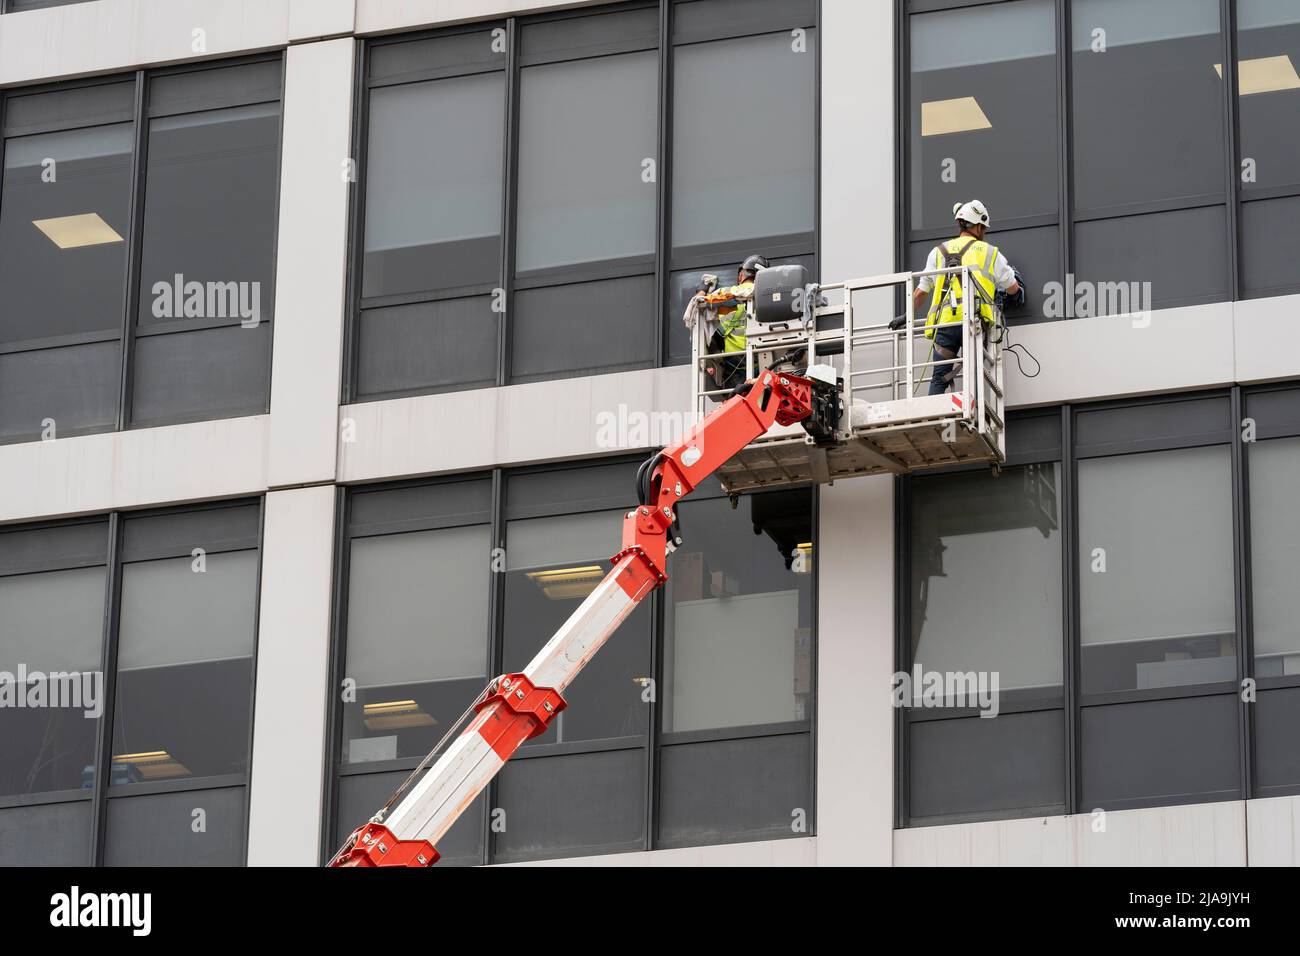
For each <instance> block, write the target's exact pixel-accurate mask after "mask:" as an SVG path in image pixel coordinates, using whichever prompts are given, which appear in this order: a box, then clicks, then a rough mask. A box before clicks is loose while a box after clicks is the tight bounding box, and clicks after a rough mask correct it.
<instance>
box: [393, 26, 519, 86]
mask: <svg viewBox="0 0 1300 956" xmlns="http://www.w3.org/2000/svg"><path fill="white" fill-rule="evenodd" d="M369 54H370V78H371V79H372V80H389V81H395V82H396V81H401V80H405V79H410V78H412V77H414V76H416V75H418V74H421V73H423V72H425V71H428V70H465V71H467V72H468V71H472V70H476V69H482V68H484V67H487V68H493V67H504V66H505V62H506V51H505V49H504V46H503V45H502V44H501V43H499V42H498V38H497V37H495V36H493V31H491V30H475V31H473V32H471V33H453V34H449V35H446V36H436V37H427V38H425V39H423V40H405V41H401V42H397V43H376V44H375V45H374V46H372V47H371V48H370V51H369Z"/></svg>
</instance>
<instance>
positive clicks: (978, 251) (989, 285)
mask: <svg viewBox="0 0 1300 956" xmlns="http://www.w3.org/2000/svg"><path fill="white" fill-rule="evenodd" d="M962 242H965V243H966V245H964V246H963V245H962ZM959 252H960V253H961V264H962V265H964V266H971V267H972V268H971V278H972V279H974V280H975V281H976V282H978V283H979V286H980V288H981V289H982V290H983V291H984V294H985V295H987V296H988V298H989V302H992V301H993V296H994V295H995V294H996V292H997V288H998V287H997V283H995V282H994V281H993V263H994V262H996V261H997V258H998V247H997V246H994V245H990V244H989V243H987V242H982V241H981V240H979V239H974V238H971V237H967V236H958V237H957V238H956V239H949V240H948V241H947V242H945V243H943V244H942V245H941V246H939V255H940V256H941V257H946V256H949V255H956V254H957V253H959ZM945 264H946V263H944V262H942V261H941V262H940V265H941V266H943V265H945ZM950 288H951V295H949V289H950ZM989 302H985V301H983V300H982V299H981V300H980V303H979V310H980V318H982V319H983V320H984V321H985V322H992V321H993V308H992V306H990V305H989ZM961 312H962V304H961V276H960V275H942V276H935V277H934V294H933V295H931V296H930V314H929V316H928V317H927V318H926V320H925V337H926V338H927V339H932V338H934V329H935V326H937V325H946V324H947V323H949V322H960V321H961Z"/></svg>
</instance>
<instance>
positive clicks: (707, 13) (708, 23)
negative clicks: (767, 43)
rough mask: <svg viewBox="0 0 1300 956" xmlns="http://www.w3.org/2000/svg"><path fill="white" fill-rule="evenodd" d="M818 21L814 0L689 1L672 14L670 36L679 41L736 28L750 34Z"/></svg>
mask: <svg viewBox="0 0 1300 956" xmlns="http://www.w3.org/2000/svg"><path fill="white" fill-rule="evenodd" d="M816 18H817V4H816V2H815V0H689V2H682V3H677V4H675V5H674V10H673V36H674V39H676V40H679V41H687V40H692V39H698V36H699V35H700V34H710V33H716V32H719V31H724V32H725V31H732V30H735V29H736V26H737V24H743V25H744V26H745V27H746V28H748V29H751V30H780V29H782V28H785V27H796V26H801V25H802V26H806V25H809V24H811V23H813V22H814V21H815V20H816Z"/></svg>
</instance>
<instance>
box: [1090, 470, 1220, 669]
mask: <svg viewBox="0 0 1300 956" xmlns="http://www.w3.org/2000/svg"><path fill="white" fill-rule="evenodd" d="M1078 493H1079V557H1078V560H1079V597H1080V626H1081V631H1082V641H1083V664H1082V668H1083V674H1082V687H1083V692H1084V693H1085V694H1090V693H1102V692H1106V691H1121V690H1153V689H1157V688H1162V687H1172V686H1180V685H1187V684H1207V683H1213V682H1217V681H1230V680H1234V679H1235V678H1236V674H1237V662H1236V645H1237V637H1236V625H1235V617H1234V604H1233V547H1232V474H1231V463H1230V449H1229V448H1228V447H1227V446H1208V447H1202V448H1187V449H1178V450H1174V451H1160V452H1151V453H1146V454H1133V455H1122V456H1118V457H1112V458H1089V459H1084V460H1083V461H1080V462H1079V491H1078Z"/></svg>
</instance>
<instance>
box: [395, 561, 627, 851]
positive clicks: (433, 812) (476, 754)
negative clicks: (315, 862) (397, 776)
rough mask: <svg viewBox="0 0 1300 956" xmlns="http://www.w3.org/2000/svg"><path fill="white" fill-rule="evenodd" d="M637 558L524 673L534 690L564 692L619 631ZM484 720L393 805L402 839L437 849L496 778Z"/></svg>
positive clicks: (620, 566)
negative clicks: (624, 579) (627, 580)
mask: <svg viewBox="0 0 1300 956" xmlns="http://www.w3.org/2000/svg"><path fill="white" fill-rule="evenodd" d="M634 560H637V559H636V558H635V557H634V556H631V555H629V556H625V557H623V558H622V559H621V560H620V561H619V562H618V563H617V564H615V565H614V567H613V569H612V570H611V571H610V572H609V573H608V574H606V575H605V577H604V579H603V580H602V581H601V582H600V584H598V585H596V589H595V590H594V591H592V592H591V593H590V594H589V595H587V599H586V600H585V601H583V602H582V604H581V605H579V607H578V609H577V610H575V611H574V612H573V614H571V615H570V616H569V619H568V620H567V621H565V622H564V625H563V626H562V627H561V628H560V629H559V630H558V631H556V632H555V635H554V636H553V637H552V638H551V639H550V640H549V641H547V642H546V645H545V646H544V647H543V648H542V649H541V650H540V651H538V652H537V656H536V657H534V658H533V659H532V661H531V662H530V663H529V664H528V666H527V667H526V668H524V670H523V671H522V673H523V675H524V676H525V677H527V678H528V679H529V680H530V681H532V683H533V685H534V686H535V687H551V688H554V689H555V690H557V691H562V690H564V688H566V687H567V686H569V684H570V683H571V682H572V681H573V679H574V678H575V677H576V676H577V675H578V673H579V672H580V671H581V670H582V668H583V667H584V666H586V663H587V661H589V660H590V659H591V657H592V655H594V654H595V653H596V652H597V651H599V650H600V649H601V647H603V646H604V644H605V642H606V641H607V640H609V637H610V635H611V634H613V633H614V632H615V631H616V630H618V626H619V625H620V624H622V623H623V620H624V618H626V617H627V616H628V614H630V613H631V612H632V609H633V608H635V607H636V605H637V604H638V603H639V602H637V601H634V600H632V597H631V596H630V595H629V594H628V593H627V592H626V591H625V590H623V588H622V586H621V585H620V584H619V583H618V576H619V575H620V574H622V573H623V572H624V570H625V569H626V568H627V567H628V565H629V564H630V563H631V562H632V561H634ZM482 720H483V718H482V716H480V717H479V718H478V719H476V720H475V721H474V722H473V723H471V724H470V725H469V727H467V728H466V729H465V732H464V733H462V734H461V735H460V736H459V737H457V738H456V739H455V740H454V741H452V743H451V745H450V746H449V747H448V748H447V750H446V752H445V753H444V754H443V755H442V756H441V757H439V758H438V762H437V763H435V764H434V765H433V766H432V767H431V768H430V769H429V771H428V772H427V773H426V774H425V775H424V776H423V777H422V778H421V779H420V780H418V781H417V782H416V783H414V784H412V785H411V790H410V792H409V793H407V794H406V796H405V797H403V799H402V800H401V802H399V803H398V804H397V806H395V807H393V809H392V810H391V811H390V813H389V816H388V818H387V820H385V821H383V822H384V824H385V825H386V826H387V827H388V828H389V829H390V830H391V831H392V832H393V835H394V836H396V837H397V838H398V839H400V840H428V841H429V842H430V843H432V844H433V845H434V846H437V844H438V842H439V841H440V840H441V839H442V837H443V835H444V834H445V833H446V832H447V831H448V830H449V829H451V825H452V824H453V823H455V822H456V820H457V818H458V817H460V815H461V813H462V812H464V810H465V808H466V807H467V806H469V804H470V803H471V802H472V801H473V800H474V798H475V797H476V796H478V794H479V793H480V792H481V791H482V790H483V788H484V787H486V786H487V785H488V783H489V782H490V781H491V780H492V778H493V777H494V776H495V775H496V773H497V771H498V770H500V769H501V767H502V766H504V764H505V760H503V759H502V758H501V756H500V755H499V754H498V753H497V752H496V751H495V750H493V749H492V745H491V744H490V743H489V742H488V740H486V739H485V738H484V737H483V736H482V735H480V734H479V732H478V729H479V726H480V725H481V723H482Z"/></svg>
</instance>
